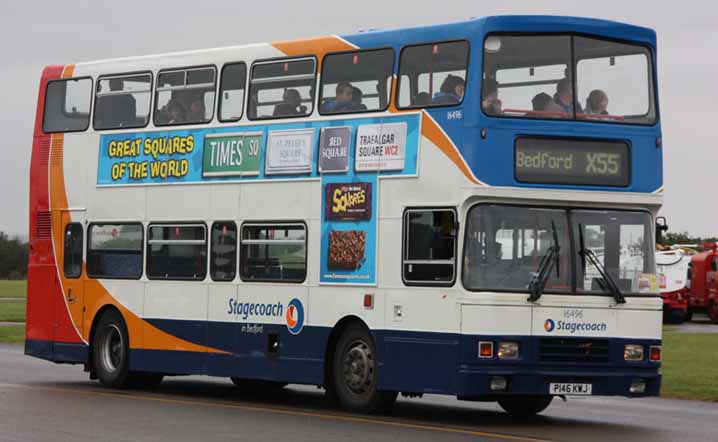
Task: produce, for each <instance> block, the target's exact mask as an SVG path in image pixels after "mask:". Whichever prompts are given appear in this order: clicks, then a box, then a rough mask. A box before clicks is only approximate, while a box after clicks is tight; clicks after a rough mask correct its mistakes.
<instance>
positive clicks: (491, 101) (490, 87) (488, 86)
mask: <svg viewBox="0 0 718 442" xmlns="http://www.w3.org/2000/svg"><path fill="white" fill-rule="evenodd" d="M501 107H502V103H501V100H499V89H498V83H497V82H496V80H492V79H488V80H485V81H484V99H483V100H481V108H482V109H483V110H484V112H486V113H487V114H488V115H501V114H502V113H503V110H502V108H501Z"/></svg>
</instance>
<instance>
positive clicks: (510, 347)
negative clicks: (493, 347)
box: [497, 342, 519, 359]
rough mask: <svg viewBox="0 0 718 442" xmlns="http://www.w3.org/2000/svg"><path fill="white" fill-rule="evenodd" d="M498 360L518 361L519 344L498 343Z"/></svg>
mask: <svg viewBox="0 0 718 442" xmlns="http://www.w3.org/2000/svg"><path fill="white" fill-rule="evenodd" d="M497 355H498V356H499V359H518V358H519V343H518V342H499V350H498V352H497Z"/></svg>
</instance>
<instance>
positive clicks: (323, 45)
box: [272, 35, 356, 72]
mask: <svg viewBox="0 0 718 442" xmlns="http://www.w3.org/2000/svg"><path fill="white" fill-rule="evenodd" d="M272 46H274V47H275V48H277V49H278V50H280V51H282V52H283V53H284V54H285V55H287V56H288V57H299V56H302V55H308V56H309V55H316V56H317V72H321V71H322V59H323V58H324V55H326V54H327V53H329V52H341V51H351V50H354V49H356V46H354V45H352V44H350V43H348V42H346V41H344V40H342V39H341V38H339V37H337V36H334V35H330V36H326V37H317V38H309V39H306V40H291V41H280V42H277V43H272Z"/></svg>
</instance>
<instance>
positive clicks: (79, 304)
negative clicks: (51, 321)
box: [56, 209, 86, 334]
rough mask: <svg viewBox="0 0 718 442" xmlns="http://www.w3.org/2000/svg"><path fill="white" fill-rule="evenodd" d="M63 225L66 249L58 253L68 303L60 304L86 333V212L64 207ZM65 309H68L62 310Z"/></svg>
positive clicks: (64, 247) (75, 323)
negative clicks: (84, 327) (84, 318)
mask: <svg viewBox="0 0 718 442" xmlns="http://www.w3.org/2000/svg"><path fill="white" fill-rule="evenodd" d="M62 225H63V229H64V236H63V241H62V251H60V250H58V251H57V252H58V253H57V254H58V255H59V257H61V258H60V260H61V267H60V274H61V281H62V291H63V295H64V297H65V303H64V305H59V306H58V308H59V309H60V310H61V311H58V312H56V314H57V315H58V316H59V315H66V314H68V313H69V314H70V318H71V319H72V322H73V323H74V327H75V328H76V329H77V331H78V332H79V333H80V334H82V320H83V313H84V310H85V296H84V280H83V273H84V270H85V260H84V256H83V250H84V249H85V247H84V240H85V238H86V234H85V211H84V210H72V209H70V210H63V212H62ZM62 310H65V311H62ZM63 332H65V333H63V334H67V333H70V334H72V333H74V331H73V330H63Z"/></svg>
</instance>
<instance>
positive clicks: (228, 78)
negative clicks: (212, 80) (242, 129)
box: [219, 63, 247, 121]
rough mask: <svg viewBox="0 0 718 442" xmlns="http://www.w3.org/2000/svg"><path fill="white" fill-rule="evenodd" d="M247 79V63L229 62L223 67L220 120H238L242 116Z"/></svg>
mask: <svg viewBox="0 0 718 442" xmlns="http://www.w3.org/2000/svg"><path fill="white" fill-rule="evenodd" d="M246 79H247V65H245V64H244V63H228V64H225V65H224V67H223V68H222V81H221V83H220V91H219V94H220V95H219V96H220V99H219V121H238V120H239V119H240V118H242V108H243V106H244V82H245V80H246Z"/></svg>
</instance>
